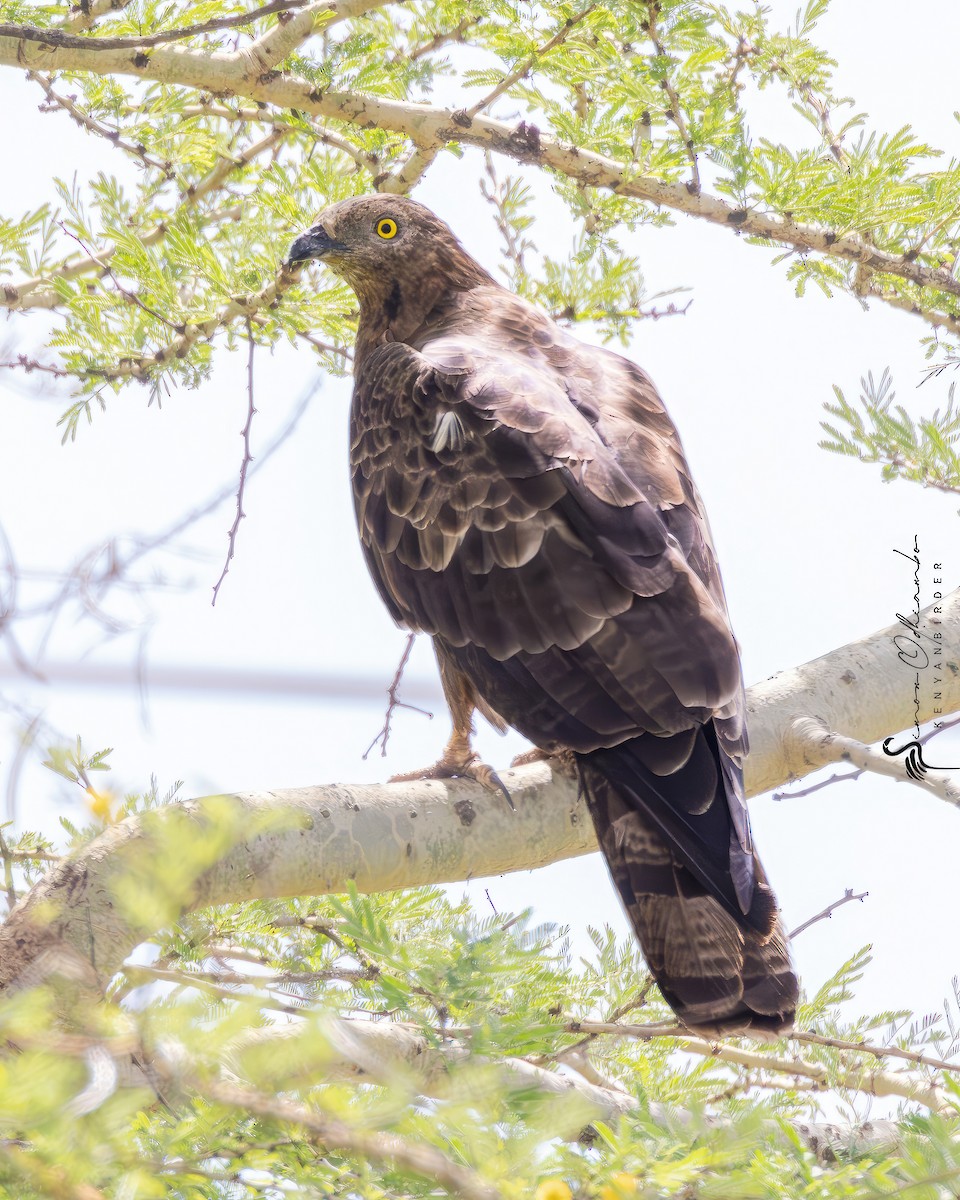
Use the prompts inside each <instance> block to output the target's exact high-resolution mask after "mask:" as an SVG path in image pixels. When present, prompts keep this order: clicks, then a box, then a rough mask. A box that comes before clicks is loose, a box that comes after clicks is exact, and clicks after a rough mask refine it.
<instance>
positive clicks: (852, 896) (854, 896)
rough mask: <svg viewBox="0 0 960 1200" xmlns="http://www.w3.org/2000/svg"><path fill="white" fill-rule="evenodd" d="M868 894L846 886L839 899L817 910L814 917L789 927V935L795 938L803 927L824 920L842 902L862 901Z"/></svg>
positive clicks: (842, 903) (808, 926) (831, 914)
mask: <svg viewBox="0 0 960 1200" xmlns="http://www.w3.org/2000/svg"><path fill="white" fill-rule="evenodd" d="M869 895H870V893H869V892H855V891H854V890H853V888H847V890H846V891H845V892H844V893H843V895H842V896H841V897H840V899H839V900H834V902H833V903H832V904H828V905H827V907H826V908H825V909H824V910H823V912H818V913H817V915H816V916H815V917H811V918H810V919H809V920H808V921H804V922H803V924H802V925H798V926H797V927H796V929H791V931H790V937H791V938H795V937H796V936H797V935H798V934H801V933H803V931H804V930H805V929H809V928H810V926H811V925H816V923H817V922H818V921H826V920H827V919H828V918H830V917H832V916H833V913H834V909H837V908H840V907H841V906H842V905H844V904H849V903H850V901H851V900H859V901H860V902H861V903H863V901H864V900H866V898H867V897H868V896H869Z"/></svg>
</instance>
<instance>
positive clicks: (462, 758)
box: [390, 751, 514, 808]
mask: <svg viewBox="0 0 960 1200" xmlns="http://www.w3.org/2000/svg"><path fill="white" fill-rule="evenodd" d="M417 779H472V780H474V781H475V782H476V783H479V784H481V785H482V786H483V787H485V788H486V789H487V790H488V791H490V792H503V795H504V797H505V798H506V801H507V803H508V804H509V805H510V807H511V808H513V807H514V804H513V800H512V798H511V796H510V793H509V791H508V790H507V787H506V785H505V784H504V782H503V780H502V779H501V778H500V776H499V775H498V774H497V773H496V771H495V770H494V769H493V767H491V766H489V765H488V764H487V763H485V762H482V761H481V759H480V756H479V754H474V753H473V751H470V752H469V753H468V754H466V755H458V754H449V753H447V754H444V756H443V758H441V759H440V760H439V761H438V762H435V763H434V764H433V766H432V767H424V768H423V769H421V770H419V771H404V773H403V774H402V775H391V776H390V782H391V783H410V782H412V781H414V780H417Z"/></svg>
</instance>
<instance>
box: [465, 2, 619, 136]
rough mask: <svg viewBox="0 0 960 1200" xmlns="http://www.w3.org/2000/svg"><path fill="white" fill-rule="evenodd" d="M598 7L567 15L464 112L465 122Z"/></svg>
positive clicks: (507, 88) (508, 87) (524, 73)
mask: <svg viewBox="0 0 960 1200" xmlns="http://www.w3.org/2000/svg"><path fill="white" fill-rule="evenodd" d="M596 7H597V4H596V0H594V3H592V4H588V5H587V6H586V8H582V9H581V10H580V12H578V13H576V14H575V15H574V16H572V17H567V19H566V20H565V21H564V22H563V24H562V25H561V26H560V28H559V29H558V30H557V32H556V33H555V34H554V35H553V37H551V38H550V39H549V40H548V41H546V42H544V43H543V45H542V46H539V47H538V48H537V49H536V50H534V52H533V53H532V54H531V55H530V57H529V58H527V59H526V60H525V61H524V62H523V63H522V64H521V65H520V66H519V67H517V68H516V70H514V71H511V72H510V74H509V75H505V76H504V77H503V79H501V80H500V82H499V83H498V84H497V86H496V87H495V88H494V89H493V91H491V92H489V93H488V94H487V95H486V96H484V97H483V99H482V100H478V101H477V103H476V104H474V105H473V106H472V107H471V108H468V109H467V110H466V111H465V112H464V113H463V116H462V118H461V119H462V120H463V121H464V122H465V123H466V122H469V121H472V120H473V118H474V117H475V116H477V114H478V113H481V112H483V110H484V109H486V108H489V107H490V105H491V104H493V103H494V102H495V101H496V100H499V99H500V97H501V96H502V95H503V94H504V92H508V91H509V90H510V89H511V88H512V87H513V85H514V84H515V83H518V82H519V81H520V80H521V79H523V78H524V77H525V76H526V75H528V74H529V73H530V72H531V71H532V70H533V68H534V67H535V66H536V65H537V63H538V62H539V61H540V60H541V59H542V58H543V57H544V55H546V54H549V53H550V51H551V50H555V49H556V48H557V46H560V45H562V44H563V43H564V42H565V41H566V40H567V38H568V37H569V36H570V34H571V33H572V31H573V30H574V29H576V27H577V26H578V25H582V24H583V22H584V21H585V20H586V19H587V17H589V15H590V14H591V13H592V12H593V10H594V9H595V8H596Z"/></svg>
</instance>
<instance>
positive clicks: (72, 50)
mask: <svg viewBox="0 0 960 1200" xmlns="http://www.w3.org/2000/svg"><path fill="white" fill-rule="evenodd" d="M383 2H384V0H342V2H341V3H339V4H332V5H329V6H327V7H328V10H329V11H330V12H331V16H330V17H329V19H328V20H327V22H326V25H325V28H329V27H330V24H331V23H332V22H333V21H335V20H343V19H344V18H345V17H348V16H356V15H358V14H359V13H361V12H365V11H367V10H368V9H370V8H372V7H377V6H378V5H380V4H382V3H383ZM304 15H305V13H304V14H300V15H298V17H296V18H294V21H298V20H299V19H300V16H304ZM293 23H294V22H290V24H293ZM280 32H281V33H282V32H283V31H280ZM277 36H279V34H277ZM95 41H96V39H90V43H91V44H90V45H86V46H84V47H74V46H72V45H71V46H49V45H43V44H41V43H38V42H35V41H26V40H23V38H21V37H17V36H10V35H9V34H8V35H7V36H0V66H9V67H14V68H21V69H22V68H28V69H34V70H39V71H55V70H71V71H91V72H93V73H94V74H100V75H107V74H111V75H131V76H133V77H135V78H137V79H143V80H153V81H156V82H161V83H166V84H180V85H183V86H186V87H192V88H196V89H198V90H200V91H204V92H209V93H212V94H215V95H217V96H219V97H225V96H244V97H249V98H251V99H254V100H259V101H263V102H264V103H267V104H272V105H275V106H276V107H277V108H293V109H298V110H300V111H303V112H307V113H310V114H312V115H315V116H320V117H323V118H333V119H336V120H341V121H345V122H346V123H347V124H356V125H360V126H377V127H379V128H381V129H389V130H393V131H395V132H398V133H403V134H406V135H407V136H408V137H410V138H411V140H412V141H413V142H414V143H416V144H417V145H418V146H420V147H421V148H423V149H427V148H430V147H442V146H444V145H446V144H447V143H451V142H460V143H463V144H465V145H471V146H477V147H480V148H481V149H485V150H493V151H496V152H498V153H500V154H504V155H505V156H507V157H509V158H512V159H515V160H517V161H519V162H527V163H532V164H535V165H538V166H541V167H549V168H550V169H552V170H554V171H557V172H558V173H560V174H562V175H566V176H568V177H569V178H572V179H576V180H578V181H580V182H581V183H583V184H585V185H587V186H590V187H599V188H607V189H610V190H611V191H614V192H616V193H617V194H619V195H624V196H632V197H634V198H636V199H638V200H643V201H646V202H648V203H651V204H655V205H661V206H663V207H666V208H670V209H674V210H676V211H678V212H682V213H685V214H687V215H689V216H692V217H696V218H699V219H701V220H704V221H708V222H710V223H712V224H716V225H720V226H722V227H723V228H726V229H730V230H732V231H734V232H736V233H738V234H748V235H750V236H752V237H759V238H764V239H768V240H770V241H773V242H776V243H778V244H781V245H786V246H792V247H794V248H796V249H798V250H812V251H815V252H817V253H819V254H823V255H825V256H827V257H830V258H839V259H842V260H844V261H846V262H849V263H851V264H860V265H861V266H863V267H866V268H869V269H870V270H872V271H879V272H882V273H885V274H888V275H894V276H898V277H899V278H902V279H906V280H910V281H911V282H913V283H916V284H918V285H920V286H921V287H925V288H931V289H933V290H935V291H939V292H941V293H944V294H946V295H949V296H960V279H957V278H955V277H954V275H953V274H952V273H951V272H950V271H949V270H947V269H945V268H941V267H930V266H925V265H923V264H922V263H920V262H918V261H915V260H914V259H913V258H911V257H908V256H907V255H904V254H898V253H894V252H891V251H887V250H883V249H880V248H878V247H876V246H874V245H871V244H870V242H869V240H867V239H865V238H863V237H861V236H859V235H857V234H852V233H844V232H837V231H834V230H831V229H828V228H826V227H823V226H817V225H810V224H806V223H804V222H801V221H795V220H793V219H791V218H788V217H785V216H782V215H780V214H777V213H773V212H760V211H758V210H756V209H754V208H744V207H741V206H739V205H735V204H731V203H729V202H727V201H726V200H723V199H721V198H720V197H719V196H715V195H709V194H705V193H702V192H701V193H699V194H695V193H693V192H691V191H690V189H689V188H688V186H687V185H686V184H684V183H668V182H664V181H663V180H660V179H655V178H651V177H648V176H644V175H641V174H639V173H638V170H637V165H636V163H624V162H619V161H617V160H615V159H612V158H609V157H607V156H606V155H603V154H599V153H597V152H595V151H593V150H590V149H588V148H587V147H581V146H575V145H566V144H564V143H562V142H560V141H558V140H556V139H555V138H552V137H550V136H548V135H546V134H544V133H541V132H540V130H539V129H537V128H536V126H534V125H530V124H527V123H526V122H521V123H520V124H519V125H512V124H510V123H509V122H505V121H500V120H496V119H494V118H492V117H487V116H483V115H479V114H478V115H477V116H473V117H471V116H470V115H469V113H466V112H464V111H463V110H462V109H460V110H457V109H445V108H439V107H433V106H431V105H426V104H413V103H408V102H405V101H400V100H392V99H388V98H386V97H383V96H372V95H363V94H359V93H352V92H332V91H329V92H324V91H323V90H322V89H321V88H318V87H316V86H315V85H314V84H312V83H311V82H309V81H308V80H306V79H303V78H300V77H298V76H295V75H292V74H279V75H278V74H276V73H275V72H273V71H271V70H267V71H263V70H262V68H260V67H258V65H257V64H256V63H254V62H253V61H252V59H251V58H250V56H249V53H248V50H241V51H237V52H235V53H224V52H221V51H208V50H207V49H191V48H188V47H185V46H180V45H173V46H158V47H156V48H151V49H148V50H134V49H131V48H127V49H121V50H107V49H103V48H98V47H96V45H95V44H94V43H95ZM276 45H277V43H276V42H273V43H271V46H272V47H273V49H274V50H275V49H276ZM266 52H267V60H268V61H269V60H270V59H271V53H270V48H269V47H268V48H267V51H266ZM258 62H259V59H258ZM881 298H883V297H881Z"/></svg>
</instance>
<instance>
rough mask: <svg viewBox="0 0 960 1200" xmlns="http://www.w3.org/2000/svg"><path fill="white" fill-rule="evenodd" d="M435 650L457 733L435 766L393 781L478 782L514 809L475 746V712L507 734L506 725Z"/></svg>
mask: <svg viewBox="0 0 960 1200" xmlns="http://www.w3.org/2000/svg"><path fill="white" fill-rule="evenodd" d="M433 648H434V651H435V652H436V655H437V665H438V666H439V668H440V683H441V685H442V687H443V697H444V699H445V700H446V702H447V708H448V709H449V710H450V717H451V719H452V721H453V731H452V733H451V734H450V737H449V739H448V741H447V744H446V746H445V747H444V750H443V754H442V755H441V757H440V758H439V760H438V761H437V762H435V763H434V764H433V766H432V767H425V768H424V769H422V770H420V771H405V772H404V773H403V774H402V775H393V776H391V779H390V782H391V783H405V782H408V781H409V780H413V779H453V778H460V779H475V780H476V781H477V783H481V784H483V786H484V787H485V788H488V789H489V790H490V791H492V792H497V791H499V792H503V794H504V796H506V798H507V801H508V802H509V803H510V807H511V808H512V807H513V801H512V800H511V799H510V793H509V792H508V791H507V789H506V787H504V784H503V781H502V780H501V778H500V776H499V775H498V774H497V773H496V771H495V770H494V769H493V767H491V766H489V765H488V764H487V763H485V762H482V761H481V759H480V756H479V755H478V754H477V753H476V751H475V750H474V749H473V745H472V738H473V734H474V728H473V714H474V711H475V710H476V711H479V712H481V713H482V714H483V716H485V717H486V718H487V720H488V721H489V722H490V723H491V724H492V725H493V726H494V727H495V728H496V729H497V731H498V732H499V733H504V732H505V730H506V724H505V723H504V721H503V719H502V718H501V717H499V716H498V715H497V714H496V713H495V712H494V711H493V710H492V709H491V708H490V706H489V705H488V704H487V703H486V702H485V701H484V700H483V699H482V697H481V696H479V695H478V694H477V690H476V688H475V687H474V686H473V683H472V682H471V681H470V679H469V678H468V677H467V676H466V675H464V673H463V672H462V671H461V670H459V669H458V667H457V665H456V663H455V662H454V661H453V659H452V658H451V657H450V656H449V655H448V654H447V653H446V651H445V650H444V648H443V645H442V644H441V643H440V642H439V641H438V640H437V639H434V643H433Z"/></svg>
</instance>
